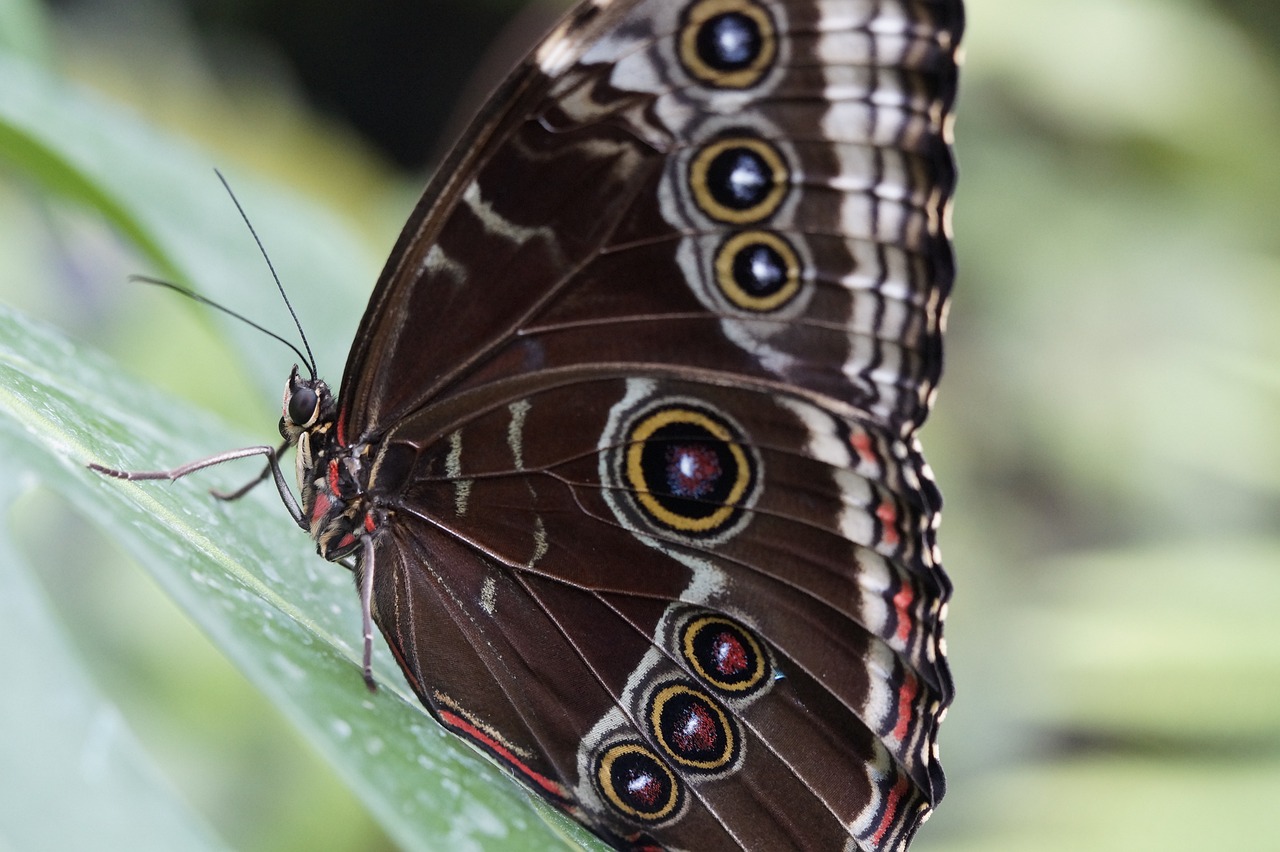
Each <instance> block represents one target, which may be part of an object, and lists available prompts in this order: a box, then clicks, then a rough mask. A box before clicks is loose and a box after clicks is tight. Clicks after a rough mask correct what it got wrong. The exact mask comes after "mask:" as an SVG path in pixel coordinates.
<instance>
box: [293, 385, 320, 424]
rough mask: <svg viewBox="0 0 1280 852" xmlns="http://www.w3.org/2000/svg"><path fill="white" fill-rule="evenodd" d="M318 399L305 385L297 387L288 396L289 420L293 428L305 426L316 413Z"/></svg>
mask: <svg viewBox="0 0 1280 852" xmlns="http://www.w3.org/2000/svg"><path fill="white" fill-rule="evenodd" d="M318 400H319V397H318V396H317V395H316V392H315V391H314V390H312V389H311V388H309V387H307V386H306V385H299V386H298V388H297V389H296V390H294V392H293V393H291V394H289V419H290V420H291V421H293V424H294V425H295V426H305V425H306V424H307V423H309V422H310V421H311V418H312V417H313V416H314V415H315V413H316V402H317V401H318Z"/></svg>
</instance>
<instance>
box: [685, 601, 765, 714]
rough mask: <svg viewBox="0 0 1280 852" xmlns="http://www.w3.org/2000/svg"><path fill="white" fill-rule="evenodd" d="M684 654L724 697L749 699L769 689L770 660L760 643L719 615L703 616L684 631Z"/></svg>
mask: <svg viewBox="0 0 1280 852" xmlns="http://www.w3.org/2000/svg"><path fill="white" fill-rule="evenodd" d="M681 646H682V647H681V650H682V652H683V654H684V656H685V659H686V660H688V662H689V664H690V666H691V667H692V668H693V670H694V672H696V673H697V674H698V676H699V677H700V678H701V679H702V680H703V681H704V682H705V683H706V684H708V685H709V686H712V687H714V688H716V689H717V690H720V691H721V692H722V693H725V694H733V695H746V694H749V693H751V692H754V691H756V690H757V689H759V688H762V687H763V686H765V685H766V683H767V679H768V675H769V668H770V665H769V660H768V658H767V657H766V656H765V654H764V651H763V649H762V648H761V646H760V643H759V641H758V640H757V639H756V638H755V637H754V636H752V635H751V633H749V632H748V631H747V630H746V628H744V627H742V626H741V625H740V624H737V623H735V622H733V621H731V620H729V619H728V618H725V617H723V616H720V615H704V616H699V617H698V618H695V619H693V620H692V621H690V622H689V623H688V625H687V626H685V627H684V628H683V634H682V641H681Z"/></svg>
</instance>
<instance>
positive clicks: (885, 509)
mask: <svg viewBox="0 0 1280 852" xmlns="http://www.w3.org/2000/svg"><path fill="white" fill-rule="evenodd" d="M876 517H877V518H879V519H880V526H881V529H882V532H881V533H880V540H881V541H883V542H884V543H885V544H887V545H889V546H890V547H897V546H898V509H897V507H896V506H894V505H893V504H892V503H890V502H889V501H887V500H886V501H885V502H883V503H881V504H880V505H879V506H877V507H876Z"/></svg>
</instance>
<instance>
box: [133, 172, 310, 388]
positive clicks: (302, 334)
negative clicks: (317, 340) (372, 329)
mask: <svg viewBox="0 0 1280 852" xmlns="http://www.w3.org/2000/svg"><path fill="white" fill-rule="evenodd" d="M213 173H214V174H216V175H217V176H218V180H220V181H222V187H223V189H225V190H226V191H227V195H229V196H231V202H232V203H233V204H235V206H236V210H238V211H240V218H241V219H243V220H244V224H245V227H247V228H248V229H249V233H250V234H252V235H253V241H254V242H255V243H257V244H258V251H259V252H260V253H261V254H262V259H263V260H265V261H266V262H267V269H269V270H271V278H272V280H273V281H275V282H276V289H277V290H278V291H280V298H281V299H283V300H284V306H285V307H286V308H288V309H289V316H291V317H293V325H294V328H296V329H298V336H299V337H301V338H302V346H303V348H304V349H306V350H307V354H306V357H303V355H302V353H301V352H298V348H297V347H296V346H294V345H293V344H292V343H289V342H288V341H287V340H285V339H284V338H283V337H280V336H279V335H277V334H272V333H271V332H269V331H267V330H266V329H265V328H263V327H262V326H260V325H258V324H257V323H255V322H250V321H249V320H247V319H245V318H244V317H242V316H240V315H239V314H237V313H235V312H234V311H230V310H227V309H226V308H224V307H222V305H219V304H216V303H214V302H211V301H209V300H208V299H206V298H204V297H203V296H199V295H196V294H194V293H186V295H188V296H191V297H192V298H194V299H195V300H196V301H198V302H202V303H204V304H206V305H208V306H209V307H211V308H217V309H218V310H220V311H223V312H225V313H227V314H230V315H231V316H233V317H236V318H237V319H241V320H244V321H245V322H247V323H249V325H251V326H253V327H254V328H256V329H259V330H260V331H264V332H266V333H267V334H270V335H271V336H272V337H274V338H275V339H276V340H280V341H282V342H284V343H287V344H288V346H289V348H290V349H292V350H293V351H294V352H296V353H297V354H298V357H299V358H302V360H303V362H304V363H305V364H306V365H307V370H309V371H310V372H311V378H312V379H313V380H314V379H315V378H316V359H315V356H314V355H312V354H311V344H310V343H309V342H308V341H307V333H306V332H305V331H303V330H302V323H300V322H299V321H298V314H297V312H295V311H294V309H293V303H292V302H290V301H289V297H288V296H287V295H286V294H285V292H284V285H283V284H281V283H280V276H279V275H277V274H276V268H275V266H274V265H272V263H271V258H270V257H268V256H267V250H266V248H265V247H264V246H263V245H262V240H261V239H259V238H258V232H257V231H255V230H254V229H253V223H252V222H250V221H249V217H248V216H247V215H246V214H245V212H244V208H243V207H241V206H240V199H238V198H236V194H235V193H234V192H232V191H231V184H229V183H227V179H226V178H225V177H223V176H222V172H221V171H219V170H218V169H214V170H213ZM143 280H147V279H143ZM148 283H151V284H159V283H164V282H158V281H152V280H148ZM168 286H170V287H172V288H173V289H174V290H177V291H178V292H184V291H183V290H182V289H181V288H180V287H174V286H173V285H168Z"/></svg>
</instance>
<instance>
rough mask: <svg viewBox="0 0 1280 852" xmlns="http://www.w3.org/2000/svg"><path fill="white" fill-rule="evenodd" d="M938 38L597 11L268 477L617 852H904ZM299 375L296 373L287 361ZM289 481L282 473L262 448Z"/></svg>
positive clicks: (930, 499) (447, 172) (935, 641)
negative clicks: (289, 460) (644, 851)
mask: <svg viewBox="0 0 1280 852" xmlns="http://www.w3.org/2000/svg"><path fill="white" fill-rule="evenodd" d="M962 28H963V10H962V4H961V2H960V0H691V2H673V0H594V2H587V3H584V4H583V5H581V6H579V7H578V8H577V9H575V10H574V11H573V12H571V13H570V14H569V16H568V17H567V18H566V19H565V20H564V21H563V22H562V23H561V24H560V25H559V26H558V27H557V28H556V29H555V31H554V32H553V33H552V34H551V35H550V36H549V37H548V38H547V39H546V40H545V41H544V42H543V43H542V44H541V45H540V46H539V47H538V48H537V49H536V50H535V52H534V53H533V54H532V56H530V57H529V58H528V60H526V61H525V62H524V64H522V65H521V66H520V67H519V68H518V69H517V70H516V71H515V72H514V73H513V74H512V75H511V76H510V77H509V78H508V79H507V80H506V82H505V83H504V84H503V85H502V87H501V88H500V89H499V90H498V91H497V93H495V95H494V96H493V97H492V98H491V99H490V101H489V102H488V104H487V105H486V107H485V108H484V110H483V111H482V112H481V114H480V116H479V117H478V118H477V119H476V120H475V122H474V123H473V124H472V126H471V127H470V129H469V130H468V131H467V133H466V134H465V135H464V137H463V138H462V140H461V141H460V142H459V144H458V146H457V148H456V149H455V150H454V152H453V154H452V155H451V156H450V158H449V159H448V160H447V161H446V162H445V163H444V165H443V166H442V167H441V168H440V170H439V172H438V174H437V176H436V177H435V179H434V180H433V181H432V182H431V184H430V185H429V186H428V187H427V190H426V193H425V195H424V196H423V198H422V201H421V202H420V203H419V204H418V207H417V209H416V210H415V211H414V213H413V215H412V216H411V217H410V218H409V221H408V223H407V224H406V225H405V228H404V232H403V233H402V235H401V237H400V240H399V241H398V242H397V244H396V246H395V249H394V250H393V251H392V253H391V257H390V259H389V260H388V262H387V265H386V268H385V269H384V271H383V273H382V276H381V278H380V279H379V281H378V284H377V287H376V288H375V290H374V293H373V296H372V298H371V299H370V302H369V306H368V309H367V310H366V312H365V315H364V319H363V320H362V322H361V324H360V328H359V331H358V332H357V334H356V339H355V343H354V344H353V345H352V347H351V352H350V355H349V356H348V360H347V365H346V371H345V373H344V375H343V381H342V388H341V392H340V393H339V394H338V396H337V397H335V396H334V395H333V394H332V393H331V391H330V389H329V387H328V386H327V385H326V384H325V383H324V382H323V381H321V380H320V379H319V378H318V377H316V375H315V371H314V367H313V366H309V367H308V370H309V372H310V374H309V375H307V376H303V375H301V374H299V372H298V370H297V368H295V369H294V371H293V373H292V375H291V376H290V377H289V380H288V384H287V387H286V393H285V402H284V416H283V418H282V419H281V422H280V431H281V434H282V435H283V437H284V438H285V439H286V441H287V444H288V445H292V446H294V447H295V448H296V451H297V477H298V486H299V489H300V492H301V498H300V500H297V501H295V500H294V498H293V497H292V496H291V494H290V492H289V489H288V487H287V485H286V483H285V481H284V477H283V475H282V474H281V472H280V469H279V466H278V464H277V463H276V459H277V457H278V455H279V450H277V449H273V448H270V447H258V448H249V449H246V450H239V451H234V452H232V453H227V454H223V455H221V456H217V457H214V458H212V459H206V460H203V461H200V462H195V463H193V464H191V465H187V466H185V467H182V468H177V469H175V470H171V471H163V472H153V473H125V472H121V471H109V470H104V469H102V468H98V469H99V470H104V472H107V473H110V474H112V475H117V476H124V477H127V478H135V479H138V478H159V477H165V478H176V477H178V476H184V475H186V474H188V473H190V472H193V471H194V470H198V469H201V468H203V467H206V466H208V465H209V464H213V463H217V462H221V461H226V460H228V459H230V458H240V457H244V456H246V455H252V454H255V453H262V454H265V455H268V457H269V459H270V462H271V463H270V469H271V472H272V473H273V474H274V476H275V481H276V484H277V487H278V488H279V490H280V492H281V495H282V497H284V499H285V502H286V505H287V506H288V507H289V508H290V510H291V511H292V512H293V514H294V517H295V519H296V520H297V521H298V523H299V525H300V526H301V527H303V528H304V529H306V530H308V531H309V532H310V533H311V535H312V536H313V537H314V538H315V540H316V542H317V545H318V549H319V552H320V554H321V555H323V556H324V557H325V558H327V559H330V560H335V561H337V560H349V559H350V558H354V570H355V576H356V579H357V584H358V586H359V589H360V594H361V598H362V601H363V607H364V614H365V676H366V678H367V679H369V680H370V683H372V680H371V677H372V676H371V674H370V673H369V667H368V660H369V652H370V648H371V643H372V625H373V624H375V623H376V624H377V625H378V627H380V628H381V630H382V633H383V636H384V637H385V638H386V640H387V643H388V644H389V645H390V647H391V650H392V651H393V653H394V654H395V657H396V659H397V661H398V662H399V664H400V666H401V668H402V669H403V671H404V674H405V677H406V678H407V679H408V681H409V683H410V685H411V686H412V687H413V690H414V692H416V693H417V695H418V697H419V698H420V699H421V700H422V702H423V704H424V705H425V706H426V707H427V709H428V710H429V711H430V712H431V713H432V715H433V716H435V717H436V718H437V719H438V720H439V721H440V722H441V724H443V725H444V726H445V727H447V728H448V729H449V730H451V731H454V732H455V733H457V734H459V735H461V736H463V737H465V738H467V739H468V740H470V741H471V742H472V743H474V744H475V745H477V746H478V747H479V748H481V749H482V750H484V751H485V752H487V753H488V754H489V755H491V756H492V757H493V758H495V759H496V760H498V761H499V762H500V763H501V764H503V765H504V766H505V767H507V768H508V769H509V770H510V771H511V773H512V774H513V775H514V776H516V777H517V778H518V779H519V780H520V781H522V782H523V783H525V784H526V785H528V786H529V787H530V788H531V789H533V790H534V791H535V792H537V793H538V794H539V795H541V796H544V797H546V798H547V799H548V800H550V801H551V802H553V803H554V804H556V805H558V806H559V807H561V808H563V809H564V810H565V811H567V812H568V813H570V814H571V815H573V816H574V817H576V818H577V819H579V820H581V821H582V822H583V823H585V824H586V825H587V826H589V827H590V828H591V829H592V830H594V831H595V832H597V833H598V834H599V835H600V836H602V837H604V838H606V839H607V840H609V841H610V842H611V843H613V844H614V845H616V846H617V847H618V848H623V849H626V848H653V847H664V848H670V849H690V850H718V849H752V850H777V849H788V848H797V849H844V850H864V852H871V850H900V849H904V848H905V847H906V846H907V844H908V843H909V841H910V839H911V837H912V835H913V834H914V833H915V831H916V829H917V827H918V826H919V824H920V823H921V822H922V821H923V820H924V818H925V817H926V816H927V815H928V814H929V812H930V809H931V808H932V807H933V806H934V805H935V804H936V803H937V802H938V801H939V800H940V799H941V797H942V795H943V791H944V782H943V775H942V770H941V767H940V764H939V762H938V757H937V745H936V738H937V730H938V724H939V722H940V721H941V718H942V716H943V713H944V711H945V709H946V707H947V705H948V704H949V702H950V701H951V697H952V682H951V677H950V673H949V671H948V668H947V663H946V659H945V656H944V645H943V641H942V622H943V617H944V614H945V606H946V601H947V598H948V596H949V593H950V584H949V582H948V580H947V577H946V575H945V574H944V573H943V570H942V566H941V564H940V561H939V557H938V551H937V547H936V544H935V531H936V527H937V522H938V511H939V507H940V503H941V501H940V498H939V495H938V491H937V489H936V487H935V485H934V483H933V479H932V477H931V474H930V471H929V468H928V466H927V464H926V463H925V461H924V459H923V457H922V455H921V451H920V448H919V444H918V442H917V440H916V437H915V434H916V431H917V429H918V427H919V426H920V424H921V422H922V421H923V420H924V418H925V416H926V415H927V413H928V410H929V407H930V405H931V403H932V401H933V396H934V387H935V384H936V382H937V379H938V376H939V374H940V371H941V364H942V356H941V345H942V330H943V324H944V321H945V316H946V305H947V297H948V294H949V291H950V288H951V283H952V279H953V277H954V266H953V260H952V252H951V247H950V243H949V236H948V215H949V207H950V199H951V195H952V189H953V186H954V182H955V168H954V165H953V160H952V156H951V151H950V147H949V134H950V124H951V108H952V104H953V101H954V98H955V93H956V64H957V50H958V43H959V39H960V35H961V30H962ZM308 363H310V361H309V360H308ZM281 449H283V448H281Z"/></svg>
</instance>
